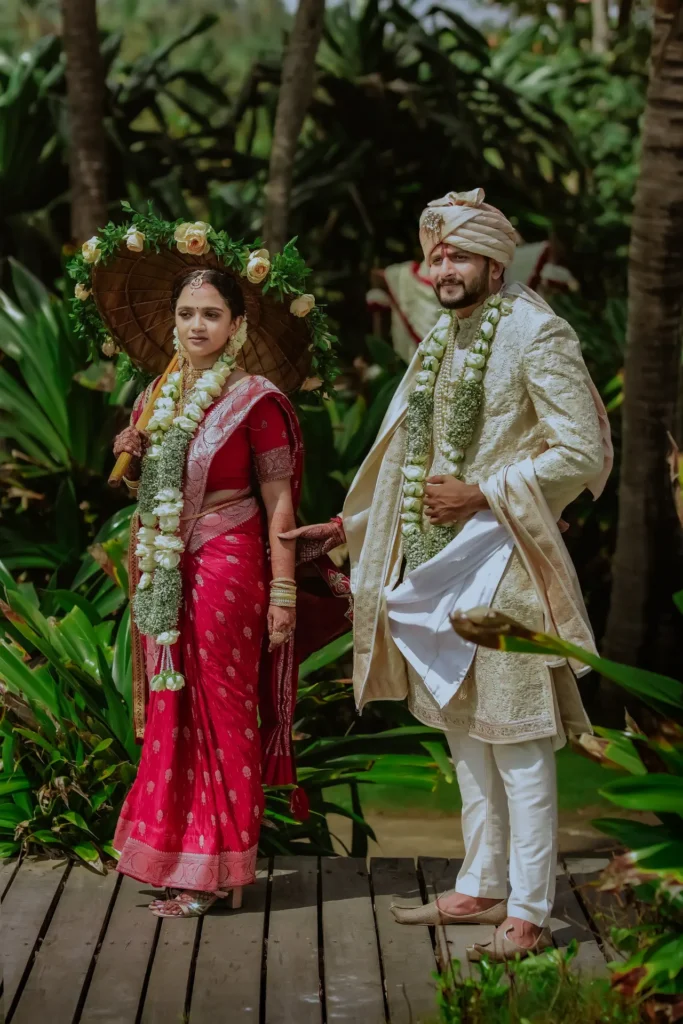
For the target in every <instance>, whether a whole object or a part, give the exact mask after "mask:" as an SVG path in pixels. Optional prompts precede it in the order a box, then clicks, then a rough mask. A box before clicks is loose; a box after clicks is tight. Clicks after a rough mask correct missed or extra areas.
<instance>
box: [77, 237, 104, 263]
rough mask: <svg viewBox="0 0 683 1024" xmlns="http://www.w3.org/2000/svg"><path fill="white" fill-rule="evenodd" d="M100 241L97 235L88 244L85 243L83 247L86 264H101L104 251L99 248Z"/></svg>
mask: <svg viewBox="0 0 683 1024" xmlns="http://www.w3.org/2000/svg"><path fill="white" fill-rule="evenodd" d="M99 245H100V240H99V238H98V237H97V235H93V236H92V238H89V239H88V241H87V242H84V243H83V245H82V247H81V252H82V253H83V259H84V260H85V262H86V263H99V262H100V260H101V258H102V250H101V249H100V248H99Z"/></svg>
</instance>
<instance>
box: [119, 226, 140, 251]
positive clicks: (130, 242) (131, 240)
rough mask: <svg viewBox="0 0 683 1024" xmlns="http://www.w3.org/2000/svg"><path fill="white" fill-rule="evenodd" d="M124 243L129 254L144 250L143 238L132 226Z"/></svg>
mask: <svg viewBox="0 0 683 1024" xmlns="http://www.w3.org/2000/svg"><path fill="white" fill-rule="evenodd" d="M124 241H125V243H126V246H127V247H128V248H129V249H130V251H131V252H142V250H143V249H144V248H145V236H144V234H143V233H142V231H140V230H139V229H138V228H136V227H134V226H131V227H129V228H128V231H127V232H126V236H125V238H124Z"/></svg>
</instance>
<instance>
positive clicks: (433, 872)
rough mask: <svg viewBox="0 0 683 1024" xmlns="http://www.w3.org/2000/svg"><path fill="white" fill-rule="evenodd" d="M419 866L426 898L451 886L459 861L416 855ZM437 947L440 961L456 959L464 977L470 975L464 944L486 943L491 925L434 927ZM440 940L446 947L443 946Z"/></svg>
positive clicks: (460, 862)
mask: <svg viewBox="0 0 683 1024" xmlns="http://www.w3.org/2000/svg"><path fill="white" fill-rule="evenodd" d="M419 865H420V869H421V871H422V874H423V876H424V880H425V884H426V888H427V897H428V899H429V900H433V899H434V898H435V896H438V895H439V894H440V893H442V892H445V891H446V890H447V889H453V888H455V879H456V877H457V875H458V871H459V870H460V868H461V866H462V861H461V860H453V859H451V860H445V859H444V858H443V857H420V859H419ZM435 932H436V936H435V939H436V943H437V949H438V950H439V953H440V954H441V957H442V962H443V961H444V960H445V961H446V962H448V961H450V960H458V961H459V962H460V974H461V975H462V977H463V978H467V977H469V976H470V974H471V966H470V962H469V959H468V956H467V947H468V946H472V945H473V944H474V943H475V942H488V941H489V939H490V938H491V936H492V935H493V932H494V926H493V925H490V924H450V925H446V927H445V928H436V929H435ZM444 939H445V941H446V943H447V949H444Z"/></svg>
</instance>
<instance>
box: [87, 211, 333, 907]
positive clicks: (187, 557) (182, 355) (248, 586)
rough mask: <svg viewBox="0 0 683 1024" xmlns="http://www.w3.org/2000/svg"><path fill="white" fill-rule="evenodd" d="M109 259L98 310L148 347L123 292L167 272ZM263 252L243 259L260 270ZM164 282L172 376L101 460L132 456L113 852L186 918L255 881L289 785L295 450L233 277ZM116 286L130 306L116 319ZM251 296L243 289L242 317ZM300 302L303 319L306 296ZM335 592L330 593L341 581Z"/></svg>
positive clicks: (146, 305)
mask: <svg viewBox="0 0 683 1024" xmlns="http://www.w3.org/2000/svg"><path fill="white" fill-rule="evenodd" d="M171 227H173V226H171ZM119 230H120V229H119ZM178 230H179V229H176V233H175V238H177V237H178ZM131 231H132V229H131ZM131 231H129V233H128V235H127V236H125V238H124V241H125V240H126V239H128V238H130V235H131ZM140 234H142V238H143V239H144V237H145V236H144V234H143V233H142V232H141V231H138V235H140ZM210 237H211V236H209V238H210ZM98 241H99V240H98V239H94V240H91V243H92V242H95V243H97V242H98ZM136 241H137V242H138V243H140V239H139V238H138V239H136ZM88 245H90V243H86V246H88ZM86 246H84V254H85V253H86ZM207 247H208V241H207ZM96 248H97V247H96ZM103 248H104V247H103V246H102V245H101V243H100V249H103ZM171 248H172V245H171ZM178 248H180V251H181V252H183V251H184V250H183V249H182V248H181V246H180V245H179V246H178ZM128 250H131V246H130V245H129V246H128ZM89 251H92V246H91V248H90V250H89ZM120 252H121V253H122V255H119V257H118V264H117V265H116V267H115V269H114V270H112V271H110V273H109V274H107V273H103V268H100V267H98V266H97V265H96V266H94V268H92V282H91V283H92V290H93V292H94V299H95V301H96V304H97V310H98V312H99V313H100V315H103V316H104V318H105V320H106V322H107V324H108V325H109V327H110V328H113V329H114V331H115V332H116V333H117V336H118V337H119V338H120V339H125V338H126V329H128V330H130V326H129V325H130V324H131V323H132V322H133V321H135V323H136V324H137V325H138V327H139V326H140V325H142V330H143V332H145V331H146V332H147V334H148V335H149V336H153V335H154V332H153V330H152V328H151V326H150V325H152V324H157V325H158V323H159V320H160V312H159V310H160V302H159V292H158V291H156V292H155V293H154V294H155V296H156V298H154V299H150V297H149V296H150V294H152V293H151V292H150V291H149V281H147V291H141V292H139V294H138V293H136V292H135V290H134V288H133V287H132V286H131V279H130V275H131V273H133V270H132V268H133V267H134V266H135V263H131V262H130V261H131V260H132V261H135V262H140V266H141V267H142V270H140V267H138V268H137V270H136V271H135V273H137V274H138V278H139V275H140V273H144V274H146V275H147V276H148V277H149V276H152V277H154V274H153V273H152V271H151V269H150V267H154V266H157V265H158V266H162V267H163V268H164V269H163V273H164V274H166V276H167V277H168V274H169V273H170V271H168V268H167V267H166V264H164V263H163V262H162V263H160V262H159V261H158V251H157V254H155V253H154V252H152V253H151V254H149V258H148V261H147V262H146V263H145V264H144V265H143V264H142V261H138V252H139V250H138V249H133V250H132V252H131V251H126V250H125V249H123V248H122V247H120ZM176 255H177V254H176ZM161 256H164V253H163V252H162V253H161ZM266 257H267V254H266V255H264V254H263V250H262V251H261V255H260V256H258V254H257V258H258V259H261V261H262V262H266V263H268V265H270V264H269V261H268V260H267V258H266ZM155 260H156V261H157V263H155V262H154V261H155ZM85 262H86V263H88V262H90V261H89V260H88V259H87V258H86V260H85ZM206 263H207V264H209V260H208V259H207V260H206ZM119 265H120V266H119ZM81 268H82V264H81ZM121 268H122V269H121ZM77 269H78V268H77ZM247 269H248V268H247ZM242 273H243V275H244V271H243V272H242ZM122 274H123V275H124V276H125V275H128V277H127V278H126V280H127V282H128V283H127V285H126V287H125V289H124V288H123V286H122V285H121V280H120V278H121V275H122ZM117 275H118V276H117ZM74 276H75V275H74ZM257 276H258V275H257ZM248 280H252V279H251V278H250V277H248ZM253 283H254V282H253V280H252V284H253ZM171 284H172V287H171V288H170V310H169V309H168V306H166V311H165V312H164V314H163V316H164V317H165V320H166V321H168V320H169V319H170V317H169V313H170V316H172V318H173V324H174V327H173V336H174V338H175V345H176V348H177V350H178V354H179V369H178V370H176V371H175V372H173V373H170V374H167V375H166V377H165V380H164V382H163V383H162V386H161V388H160V392H159V388H157V392H159V393H158V396H157V398H156V400H155V402H154V407H153V412H152V417H151V419H150V420H149V423H148V425H147V429H146V430H140V429H138V423H139V422H140V417H141V415H142V413H143V410H144V409H145V407H146V406H147V404H148V403H149V401H150V396H151V395H152V393H153V391H154V388H155V384H156V383H158V382H155V384H152V385H150V386H149V387H148V389H147V390H146V391H145V392H144V393H143V394H142V395H140V396H139V398H138V400H137V401H136V403H135V406H134V410H133V415H132V417H131V425H130V426H128V427H127V428H126V429H125V430H123V431H122V432H121V433H120V434H119V435H118V437H117V438H116V440H115V443H114V454H115V455H117V456H120V455H121V454H123V453H126V454H127V455H129V456H130V457H131V462H130V466H129V469H128V470H127V473H126V476H125V478H124V479H125V482H126V484H127V486H128V487H129V489H130V490H131V491H133V492H134V493H136V495H137V497H138V508H137V513H136V515H134V517H133V523H132V531H131V555H130V568H131V589H132V590H133V591H134V598H133V619H134V624H133V635H132V649H133V661H134V683H135V685H134V712H135V717H136V725H137V726H138V728H137V732H138V736H140V737H141V736H142V735H143V728H144V744H143V749H142V756H141V761H140V765H139V769H138V774H137V778H136V781H135V783H134V785H133V786H132V788H131V790H130V792H129V793H128V795H127V798H126V800H125V802H124V804H123V808H122V811H121V816H120V819H119V822H118V826H117V829H116V836H115V839H114V848H115V849H116V850H117V851H118V852H119V854H120V860H119V864H118V870H119V871H121V872H123V873H124V874H127V875H130V876H131V877H133V878H135V879H137V880H139V881H142V882H146V883H149V884H151V885H153V886H155V887H160V888H163V887H165V888H166V889H167V896H168V898H167V899H163V900H154V901H153V902H152V903H151V904H150V909H151V910H152V913H154V914H155V915H157V916H159V917H175V918H183V917H194V916H200V915H202V914H204V913H206V911H207V910H208V909H209V907H210V906H211V905H212V904H213V903H214V902H215V901H216V900H217V899H219V898H223V897H226V896H228V895H230V894H232V905H233V907H237V906H239V905H240V901H241V889H242V887H243V886H245V885H248V884H250V883H252V882H253V881H254V878H255V865H256V855H257V849H258V840H259V831H260V826H261V820H262V816H263V810H264V797H263V790H262V781H268V782H270V783H272V784H282V783H292V782H293V781H294V775H293V755H292V750H291V718H292V713H293V707H294V699H295V692H294V691H295V686H294V676H295V668H296V661H297V658H298V657H300V655H301V651H300V650H297V649H296V648H295V637H294V631H295V627H296V616H297V609H296V604H297V582H296V571H295V569H296V567H295V545H294V543H293V542H292V541H287V540H283V539H281V534H283V533H287V532H288V531H290V530H292V529H294V527H295V525H296V523H295V512H296V507H297V503H298V498H299V492H300V486H301V476H302V461H303V446H302V442H301V434H300V429H299V425H298V422H297V418H296V415H295V413H294V410H293V408H292V405H291V403H290V402H289V400H288V399H287V398H286V396H285V395H284V394H283V393H282V391H280V390H279V389H278V388H277V387H276V386H275V385H274V384H273V383H271V382H270V381H269V380H268V379H266V377H264V376H261V375H257V374H255V375H252V374H249V373H247V372H246V370H244V369H242V368H241V367H240V366H239V365H238V363H237V360H238V357H239V354H240V349H241V348H242V346H243V345H244V344H245V342H246V341H247V339H248V334H247V324H246V322H245V291H247V289H248V288H249V285H248V284H247V282H243V281H241V280H240V277H239V275H238V274H236V273H235V272H234V270H230V269H227V268H225V267H223V266H221V265H220V263H219V261H218V260H216V259H215V258H213V259H212V260H211V262H210V264H209V265H208V266H207V265H206V264H205V265H204V266H202V264H201V263H198V261H197V260H196V259H195V260H191V261H188V260H185V261H184V262H181V263H180V265H179V266H178V265H175V266H174V267H173V268H172V281H171ZM112 289H114V290H116V289H118V291H119V300H117V301H114V300H113V299H112ZM85 290H86V289H85V286H83V288H82V289H81V292H80V296H79V286H78V285H77V289H76V295H77V297H80V298H83V293H84V291H85ZM124 291H125V295H126V300H125V301H126V302H127V303H128V305H129V308H128V310H127V313H126V314H125V315H124V314H120V315H119V314H118V313H117V312H116V311H117V309H120V306H119V305H118V304H117V303H118V302H119V301H121V302H123V300H121V299H120V296H121V295H123V294H124ZM253 291H254V289H253V288H251V289H250V291H248V292H247V294H248V295H249V294H251V295H252V307H253V308H256V307H254V306H253V294H252V293H253ZM136 294H137V295H138V300H137V301H136ZM88 295H89V292H88ZM88 295H86V296H85V298H86V299H87V298H88ZM131 296H132V298H131ZM303 298H304V299H305V300H306V302H305V303H304V306H308V310H309V311H310V307H311V305H312V296H310V297H309V296H304V297H303ZM273 301H274V300H270V303H271V306H272V305H273ZM166 302H167V303H168V299H166ZM287 302H288V304H289V303H290V302H291V299H290V298H289V297H288V299H287ZM150 304H151V305H152V307H153V311H154V315H152V314H150V312H149V309H150ZM295 309H296V307H294V304H293V303H292V305H290V307H289V310H286V311H282V310H280V311H279V317H280V320H281V321H282V323H283V324H284V325H285V326H286V318H287V317H289V320H291V322H292V323H293V324H294V328H293V329H296V330H299V329H300V326H301V324H300V322H296V321H295V317H294V316H293V315H291V313H293V312H295ZM261 312H262V311H261ZM250 313H251V308H250ZM297 315H298V316H300V315H301V313H299V314H297ZM117 316H118V317H119V320H118V321H117ZM145 317H147V321H145ZM259 317H260V313H259V311H258V309H257V315H256V316H255V317H254V319H259ZM261 319H262V321H263V318H262V317H261ZM276 322H277V318H276ZM264 323H265V321H263V322H262V323H261V327H263V324H264ZM169 326H170V325H169ZM284 330H285V327H283V328H282V331H281V333H283V332H284ZM306 336H307V337H308V340H309V341H310V335H309V334H306ZM128 340H129V341H130V337H129V336H128ZM124 343H125V341H124ZM128 347H130V345H129V346H128ZM307 359H308V360H310V356H307ZM271 362H272V361H271ZM330 564H331V563H330ZM321 575H323V577H324V567H323V570H322V571H321ZM328 582H329V583H330V587H331V582H330V581H328ZM341 590H344V587H342V588H341ZM345 593H348V587H347V588H346V590H345ZM328 595H329V590H328ZM332 596H334V597H340V596H343V594H342V593H341V592H340V586H339V573H335V578H334V592H333V595H332ZM333 603H336V604H338V602H333ZM332 618H333V619H334V620H335V621H334V622H332V621H331V620H330V624H331V629H329V630H328V631H327V633H326V634H325V635H323V634H322V633H321V631H320V629H318V630H317V633H318V635H317V638H316V642H317V643H319V644H320V645H322V643H325V642H327V641H328V640H329V639H331V638H332V636H334V635H338V634H339V633H340V632H341V631H342V630H343V629H344V628H348V621H347V622H345V623H343V624H342V623H341V621H340V616H339V615H338V614H336V615H333V616H332ZM341 619H343V615H342V616H341ZM259 701H260V704H259ZM143 719H144V727H143V726H142V724H141V721H142V720H143ZM262 766H263V771H262Z"/></svg>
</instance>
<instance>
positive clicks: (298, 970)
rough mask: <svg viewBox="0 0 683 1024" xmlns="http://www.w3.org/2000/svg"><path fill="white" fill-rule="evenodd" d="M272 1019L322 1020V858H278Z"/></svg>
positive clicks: (271, 939)
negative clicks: (319, 879) (320, 862)
mask: <svg viewBox="0 0 683 1024" xmlns="http://www.w3.org/2000/svg"><path fill="white" fill-rule="evenodd" d="M265 1010H266V1013H265V1021H266V1024H292V1022H293V1021H296V1024H320V1022H321V1020H322V1002H321V998H320V975H319V969H318V860H317V858H316V857H276V858H275V861H274V864H273V882H272V894H271V902H270V919H269V922H268V949H267V971H266V1007H265Z"/></svg>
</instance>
